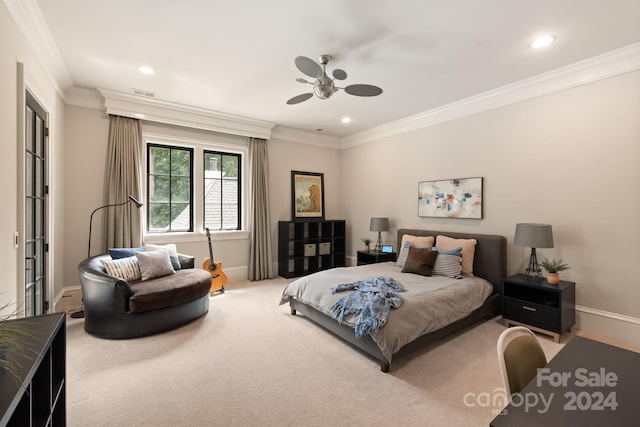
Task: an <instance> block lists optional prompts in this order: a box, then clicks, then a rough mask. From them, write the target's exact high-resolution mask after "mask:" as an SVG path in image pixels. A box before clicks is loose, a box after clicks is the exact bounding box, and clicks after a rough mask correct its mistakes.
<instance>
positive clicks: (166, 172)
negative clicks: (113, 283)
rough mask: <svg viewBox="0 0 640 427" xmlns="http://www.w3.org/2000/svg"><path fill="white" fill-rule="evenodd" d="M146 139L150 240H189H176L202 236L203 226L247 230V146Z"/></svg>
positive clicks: (161, 136) (213, 142)
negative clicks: (161, 237)
mask: <svg viewBox="0 0 640 427" xmlns="http://www.w3.org/2000/svg"><path fill="white" fill-rule="evenodd" d="M145 140H146V154H147V172H146V175H147V195H146V203H145V206H144V208H143V209H145V210H146V215H147V221H146V230H145V232H146V233H148V234H149V236H148V237H151V238H152V239H153V237H152V235H158V239H159V238H160V234H163V233H175V237H174V238H177V239H184V238H187V239H188V237H178V236H179V234H180V233H183V234H184V233H192V232H196V233H197V232H201V231H202V230H204V228H205V227H206V228H209V230H210V231H212V232H216V231H224V232H227V231H242V230H243V227H244V224H245V219H244V215H245V212H244V211H243V209H244V207H243V206H244V204H245V203H246V200H244V198H245V197H246V189H245V188H244V186H245V185H246V183H245V182H244V177H243V176H242V172H243V169H244V167H245V165H244V162H245V158H246V155H247V147H246V146H245V145H242V144H241V143H238V144H236V143H235V141H232V142H226V141H203V140H195V139H189V138H180V137H172V136H166V135H156V134H154V135H152V134H147V135H145ZM242 142H244V141H242ZM194 165H200V166H195V167H194ZM228 235H230V234H228ZM174 238H172V239H174ZM163 239H165V240H166V236H165V237H163ZM158 241H159V240H158Z"/></svg>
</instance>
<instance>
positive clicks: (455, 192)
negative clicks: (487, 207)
mask: <svg viewBox="0 0 640 427" xmlns="http://www.w3.org/2000/svg"><path fill="white" fill-rule="evenodd" d="M418 216H422V217H432V218H470V219H482V177H479V178H457V179H442V180H438V181H421V182H419V183H418Z"/></svg>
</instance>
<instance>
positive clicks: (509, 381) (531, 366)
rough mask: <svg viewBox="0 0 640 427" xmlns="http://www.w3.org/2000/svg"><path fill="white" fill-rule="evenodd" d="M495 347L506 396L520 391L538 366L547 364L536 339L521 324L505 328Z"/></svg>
mask: <svg viewBox="0 0 640 427" xmlns="http://www.w3.org/2000/svg"><path fill="white" fill-rule="evenodd" d="M497 347H498V363H499V364H500V370H501V372H502V382H503V384H504V388H505V390H506V392H507V395H508V396H511V394H512V393H519V392H520V391H522V389H523V388H524V387H525V386H526V385H527V384H528V383H529V382H530V381H531V380H532V379H533V378H535V376H536V374H537V372H538V368H543V367H544V366H546V364H547V358H546V356H545V355H544V351H543V350H542V347H541V346H540V343H539V342H538V339H537V338H536V336H535V335H534V334H533V332H531V331H530V330H529V329H527V328H524V327H522V326H514V327H512V328H508V329H505V330H504V331H503V332H502V334H500V338H498V345H497Z"/></svg>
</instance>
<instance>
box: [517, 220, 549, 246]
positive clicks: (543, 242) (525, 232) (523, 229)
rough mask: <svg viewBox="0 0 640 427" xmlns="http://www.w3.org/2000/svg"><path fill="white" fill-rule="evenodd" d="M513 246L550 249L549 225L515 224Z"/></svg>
mask: <svg viewBox="0 0 640 427" xmlns="http://www.w3.org/2000/svg"><path fill="white" fill-rule="evenodd" d="M513 244H514V245H516V246H522V247H525V248H552V247H553V231H552V229H551V226H550V225H549V224H528V223H523V224H516V235H515V237H514V239H513Z"/></svg>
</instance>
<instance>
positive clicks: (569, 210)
mask: <svg viewBox="0 0 640 427" xmlns="http://www.w3.org/2000/svg"><path fill="white" fill-rule="evenodd" d="M639 94H640V72H633V73H628V74H624V75H621V76H618V77H614V78H609V79H606V80H602V81H599V82H596V83H592V84H588V85H583V86H579V87H576V88H573V89H569V90H565V91H562V92H559V93H555V94H551V95H547V96H543V97H539V98H536V99H532V100H529V101H525V102H520V103H517V104H514V105H510V106H507V107H503V108H498V109H495V110H492V111H488V112H484V113H481V114H476V115H473V116H470V117H466V118H462V119H458V120H454V121H449V122H446V123H443V124H440V125H436V126H432V127H429V128H426V129H421V130H419V131H414V132H410V133H405V134H402V135H398V136H395V137H390V138H385V139H383V140H380V141H377V142H374V143H369V144H365V145H360V146H356V147H353V148H350V149H346V150H344V152H343V158H342V163H343V173H342V175H343V176H342V178H343V183H344V187H343V193H342V194H343V206H344V213H345V216H346V219H347V221H349V222H350V223H351V224H352V231H351V233H350V234H349V236H348V239H347V241H348V245H349V251H350V253H352V254H353V253H355V250H357V249H358V248H359V247H360V246H361V244H360V243H359V242H360V238H361V237H364V236H370V237H372V233H370V232H369V231H368V223H367V220H368V218H369V217H371V216H378V215H380V216H388V217H389V218H390V220H391V225H392V227H393V228H394V230H392V231H395V229H397V228H399V227H417V228H430V229H441V230H452V231H456V230H459V231H465V232H478V233H495V234H502V235H504V236H506V237H507V239H508V247H509V267H508V273H509V274H514V273H517V272H521V271H523V270H524V266H525V265H526V263H527V261H528V255H529V249H526V248H518V247H515V246H513V233H514V230H515V224H516V223H518V222H541V223H549V224H552V225H553V230H554V240H555V247H554V248H553V249H539V250H538V257H539V258H540V259H542V258H543V257H549V258H562V259H564V260H565V261H566V262H568V263H569V264H571V266H572V268H571V269H570V270H569V271H567V272H563V273H562V277H563V278H565V279H567V280H571V281H575V282H576V283H577V285H576V289H577V290H576V293H577V295H576V298H577V304H578V305H580V306H584V307H587V308H588V309H595V310H601V311H604V312H607V313H605V314H606V315H607V316H609V315H613V316H614V317H616V315H621V316H620V317H624V316H629V317H631V318H632V319H629V320H630V321H631V322H637V321H638V319H639V318H640V305H638V303H637V302H638V301H640V286H638V279H637V278H638V277H640V263H638V262H637V260H638V259H639V258H640V246H639V245H638V236H640V221H639V218H640V199H639V198H638V194H640V168H639V167H638V164H639V160H640V96H639ZM476 176H482V177H484V207H485V209H484V219H482V220H455V219H434V218H420V217H418V215H417V201H416V198H417V184H418V181H421V180H433V179H446V178H463V177H476ZM394 239H395V237H394V235H393V233H392V232H391V233H386V235H385V240H386V241H387V242H389V243H395V240H394ZM587 311H590V310H587ZM580 314H581V315H582V316H583V317H584V316H585V315H586V314H585V313H580ZM600 320H603V319H602V318H601V319H600ZM603 321H604V320H603ZM587 323H589V328H590V330H591V331H592V332H596V333H605V334H611V331H610V330H607V329H604V327H603V329H602V330H600V329H599V327H598V325H597V322H591V321H587V320H586V319H585V321H584V322H583V326H584V325H586V324H587ZM637 326H638V325H637V324H636V335H635V336H631V334H626V333H625V334H624V336H620V337H618V338H620V339H624V340H627V341H636V342H637V341H638V340H639V339H640V338H638V334H637Z"/></svg>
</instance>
